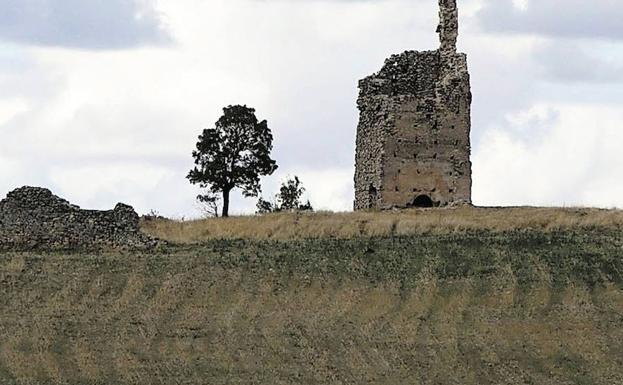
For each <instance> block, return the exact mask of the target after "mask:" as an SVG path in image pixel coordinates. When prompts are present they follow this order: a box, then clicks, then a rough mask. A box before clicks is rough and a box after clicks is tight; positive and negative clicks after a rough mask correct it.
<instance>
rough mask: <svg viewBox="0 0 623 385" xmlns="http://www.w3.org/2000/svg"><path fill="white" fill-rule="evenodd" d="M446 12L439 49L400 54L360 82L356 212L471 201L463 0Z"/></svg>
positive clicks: (449, 2)
mask: <svg viewBox="0 0 623 385" xmlns="http://www.w3.org/2000/svg"><path fill="white" fill-rule="evenodd" d="M440 14H441V23H440V26H439V31H440V36H441V48H440V49H439V50H436V51H424V52H417V51H407V52H404V53H403V54H400V55H394V56H392V57H391V58H389V59H387V60H386V62H385V65H384V66H383V68H382V69H381V71H380V72H378V73H377V74H375V75H372V76H370V77H368V78H366V79H363V80H362V81H361V82H360V84H359V88H360V96H359V100H358V107H359V110H360V122H359V126H358V130H357V154H356V171H355V209H358V210H361V209H376V208H378V209H387V208H393V207H409V206H414V205H415V206H417V205H419V204H421V203H422V202H419V199H418V198H420V199H425V200H426V199H430V201H431V202H430V203H432V205H434V206H445V205H448V204H454V203H470V202H471V162H470V106H471V92H470V79H469V73H468V70H467V58H466V56H465V55H464V54H459V53H456V36H457V35H458V33H457V25H458V21H457V18H456V17H457V10H456V3H455V0H440ZM416 200H418V202H416ZM424 203H426V202H424ZM424 205H425V204H424Z"/></svg>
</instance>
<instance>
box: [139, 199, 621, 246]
mask: <svg viewBox="0 0 623 385" xmlns="http://www.w3.org/2000/svg"><path fill="white" fill-rule="evenodd" d="M587 227H604V228H621V227H623V211H621V210H601V209H590V208H535V207H513V208H478V207H459V208H452V209H436V210H404V211H393V212H356V213H327V212H320V213H280V214H270V215H264V216H244V217H232V218H225V219H223V218H214V219H204V220H196V221H186V222H180V221H172V220H152V221H145V222H144V223H143V230H144V231H145V232H147V233H148V234H150V235H153V236H156V237H158V238H161V239H165V240H168V241H171V242H176V243H195V242H200V241H203V240H208V239H238V238H242V239H280V240H284V239H306V238H328V237H333V238H353V237H359V236H364V237H366V236H388V235H415V234H443V233H453V232H465V231H470V230H487V231H495V232H503V231H511V230H516V229H538V230H544V231H553V230H559V229H570V228H587Z"/></svg>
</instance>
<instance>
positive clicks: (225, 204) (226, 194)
mask: <svg viewBox="0 0 623 385" xmlns="http://www.w3.org/2000/svg"><path fill="white" fill-rule="evenodd" d="M230 191H231V190H223V210H222V211H221V217H223V218H227V217H228V216H229V192H230Z"/></svg>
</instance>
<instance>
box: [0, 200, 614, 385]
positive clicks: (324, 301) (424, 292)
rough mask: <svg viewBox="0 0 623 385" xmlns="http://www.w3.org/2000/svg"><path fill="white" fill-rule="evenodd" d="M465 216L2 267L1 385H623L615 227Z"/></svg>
mask: <svg viewBox="0 0 623 385" xmlns="http://www.w3.org/2000/svg"><path fill="white" fill-rule="evenodd" d="M466 210H467V209H459V210H458V211H449V210H444V211H439V212H437V211H430V212H429V211H417V212H416V211H414V212H406V213H377V214H373V213H366V214H340V215H335V216H332V215H329V214H314V215H311V216H310V215H302V216H296V215H276V216H269V217H264V218H252V217H249V218H232V219H227V220H224V221H220V220H219V221H216V220H208V221H200V222H191V223H175V222H151V223H149V224H146V226H149V227H148V231H149V232H150V233H152V234H158V235H160V236H163V237H164V238H167V239H168V240H177V241H179V243H177V244H172V245H169V246H164V247H162V248H160V249H158V250H157V251H154V252H153V253H101V254H88V253H76V254H72V253H64V254H60V253H58V254H45V255H44V254H28V253H6V254H0V384H3V385H4V384H7V385H13V384H67V385H73V384H76V385H77V384H81V385H82V384H284V385H285V384H310V385H311V384H426V385H429V384H430V385H445V384H461V385H463V384H468V385H471V384H473V385H476V384H478V385H481V384H492V385H493V384H496V385H497V384H509V385H520V384H521V385H525V384H535V385H536V384H539V385H540V384H546V385H547V384H552V385H553V384H556V385H558V384H565V385H566V384H569V385H574V384H577V385H591V384H600V385H601V384H603V385H613V384H615V385H616V384H623V237H622V236H621V226H620V225H621V215H620V213H619V212H616V211H597V210H576V209H568V210H545V209H509V210H508V211H507V212H506V211H504V210H498V209H489V210H485V209H478V210H474V211H471V212H468V211H466ZM521 210H524V212H525V215H522V214H521ZM452 212H454V213H457V215H455V216H453V215H451V213H452ZM362 221H363V224H362ZM313 222H318V223H316V224H314V223H313ZM351 222H353V223H354V224H353V223H351ZM340 223H341V224H342V226H344V227H346V228H347V229H344V231H343V232H339V231H337V229H339V227H340ZM226 224H229V225H230V226H227V225H226ZM349 226H350V227H349ZM279 229H285V230H284V231H289V233H287V234H288V236H286V234H281V233H278V232H279V231H280V230H279ZM273 231H276V232H273ZM236 238H246V239H236Z"/></svg>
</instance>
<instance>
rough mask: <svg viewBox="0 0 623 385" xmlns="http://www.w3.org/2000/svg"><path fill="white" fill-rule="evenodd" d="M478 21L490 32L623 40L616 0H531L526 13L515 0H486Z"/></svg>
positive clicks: (622, 10)
mask: <svg viewBox="0 0 623 385" xmlns="http://www.w3.org/2000/svg"><path fill="white" fill-rule="evenodd" d="M478 19H479V22H480V24H481V25H482V26H483V28H484V29H485V30H487V31H491V32H502V33H518V34H535V35H544V36H553V37H564V38H601V39H612V40H618V39H623V28H621V20H623V7H621V4H620V2H619V1H616V0H590V1H587V0H564V1H561V0H532V1H529V2H528V6H527V8H526V9H523V10H522V9H520V8H517V7H515V6H514V5H513V1H512V0H486V3H485V5H484V6H483V8H482V9H481V10H480V12H479V13H478Z"/></svg>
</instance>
